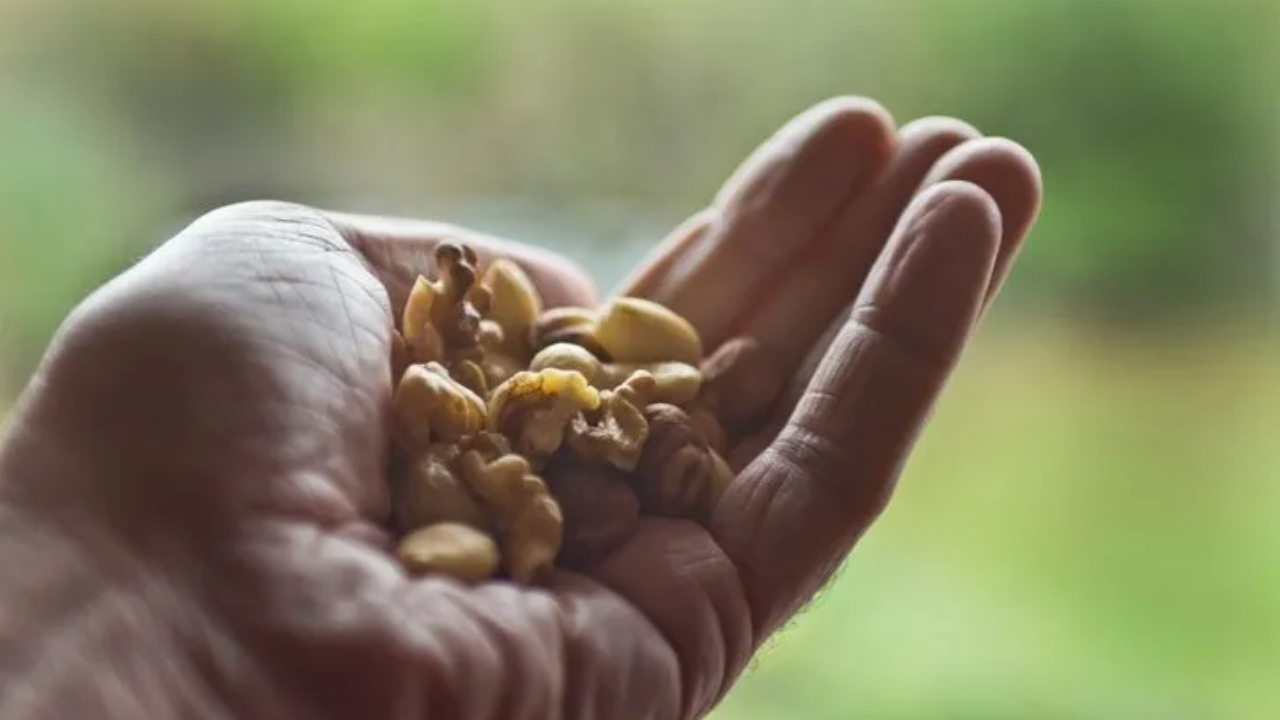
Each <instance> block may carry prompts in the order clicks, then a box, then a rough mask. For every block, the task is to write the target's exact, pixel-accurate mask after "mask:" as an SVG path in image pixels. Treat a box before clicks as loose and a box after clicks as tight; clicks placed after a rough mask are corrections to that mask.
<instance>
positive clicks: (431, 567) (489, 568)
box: [396, 522, 500, 583]
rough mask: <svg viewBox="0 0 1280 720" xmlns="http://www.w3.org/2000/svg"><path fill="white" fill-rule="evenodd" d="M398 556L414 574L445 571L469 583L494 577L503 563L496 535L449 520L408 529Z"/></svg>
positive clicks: (441, 572) (398, 548) (440, 573)
mask: <svg viewBox="0 0 1280 720" xmlns="http://www.w3.org/2000/svg"><path fill="white" fill-rule="evenodd" d="M396 556H397V557H398V558H399V559H400V562H401V564H403V565H404V567H405V568H406V569H407V570H408V571H409V572H410V573H412V574H414V575H445V576H448V577H452V578H456V579H458V580H461V581H463V582H470V583H475V582H481V581H483V580H487V579H489V578H491V577H493V575H494V573H496V572H497V571H498V566H499V563H500V557H499V553H498V544H497V543H496V542H494V540H493V538H491V537H489V536H488V535H486V534H484V533H482V532H480V531H479V530H477V529H475V528H473V527H469V526H467V525H462V524H460V523H449V522H445V523H436V524H435V525H428V526H427V527H424V528H421V529H419V530H415V531H413V532H411V533H409V534H408V535H406V536H405V537H404V538H403V539H402V540H401V541H400V544H399V547H397V549H396Z"/></svg>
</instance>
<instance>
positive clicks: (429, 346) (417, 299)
mask: <svg viewBox="0 0 1280 720" xmlns="http://www.w3.org/2000/svg"><path fill="white" fill-rule="evenodd" d="M437 296H438V291H437V289H436V286H435V285H434V284H432V283H431V282H430V281H428V280H427V279H426V278H424V277H422V276H421V275H419V276H418V279H417V280H415V281H414V283H413V288H412V289H411V290H410V291H409V299H408V300H407V301H406V302H405V304H404V313H403V314H402V315H401V320H400V328H401V334H402V335H403V340H404V344H405V345H406V346H407V349H408V355H409V357H411V358H412V359H413V361H414V362H420V363H428V362H438V361H440V360H441V359H443V358H444V341H443V340H441V339H440V333H439V332H438V331H437V330H436V327H435V325H434V324H433V322H432V320H431V313H432V308H434V307H435V303H436V299H437Z"/></svg>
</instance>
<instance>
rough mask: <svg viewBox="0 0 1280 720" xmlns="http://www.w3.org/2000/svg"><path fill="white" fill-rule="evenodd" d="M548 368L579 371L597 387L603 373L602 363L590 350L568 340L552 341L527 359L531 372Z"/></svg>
mask: <svg viewBox="0 0 1280 720" xmlns="http://www.w3.org/2000/svg"><path fill="white" fill-rule="evenodd" d="M548 368H554V369H556V370H572V371H574V372H578V373H581V374H582V376H583V377H585V378H586V379H587V382H588V383H590V384H591V385H593V386H595V387H597V388H599V387H600V386H601V378H602V376H603V373H604V363H602V362H600V359H599V358H597V357H596V356H595V355H592V354H591V351H590V350H588V349H586V348H584V347H582V346H581V345H577V344H575V343H569V342H558V343H552V344H550V345H548V346H546V347H544V348H542V349H541V350H539V351H538V353H537V354H536V355H534V356H533V359H532V360H530V361H529V369H530V370H532V371H533V372H539V371H541V370H546V369H548ZM615 384H616V383H615ZM610 387H612V386H610Z"/></svg>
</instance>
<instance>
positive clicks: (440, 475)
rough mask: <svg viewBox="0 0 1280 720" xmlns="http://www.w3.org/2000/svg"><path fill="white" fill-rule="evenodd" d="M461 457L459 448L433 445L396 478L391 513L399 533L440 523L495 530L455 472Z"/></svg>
mask: <svg viewBox="0 0 1280 720" xmlns="http://www.w3.org/2000/svg"><path fill="white" fill-rule="evenodd" d="M458 456H459V449H458V446H457V445H455V444H452V443H434V444H432V445H430V446H429V447H428V448H427V449H426V450H425V451H424V452H422V453H420V454H418V455H417V456H416V457H413V458H412V459H411V460H410V461H409V462H408V463H407V464H406V465H405V466H404V467H403V468H402V469H401V470H400V472H398V473H397V475H396V476H395V478H393V480H392V484H391V492H392V495H391V501H392V513H393V517H394V519H395V523H396V526H397V528H398V529H399V530H400V531H402V532H409V531H412V530H415V529H417V528H420V527H424V526H426V525H433V524H435V523H440V522H456V523H462V524H463V525H468V526H470V527H474V528H476V529H478V530H483V531H488V530H491V529H492V523H491V522H490V520H489V518H488V516H487V515H486V514H485V512H484V511H483V509H482V508H481V505H480V503H479V502H478V501H477V500H476V498H475V497H473V496H472V494H471V491H470V490H469V489H468V487H467V484H466V483H464V482H463V481H462V479H461V478H459V477H458V474H457V473H455V472H454V469H453V465H454V463H455V462H456V460H457V459H458Z"/></svg>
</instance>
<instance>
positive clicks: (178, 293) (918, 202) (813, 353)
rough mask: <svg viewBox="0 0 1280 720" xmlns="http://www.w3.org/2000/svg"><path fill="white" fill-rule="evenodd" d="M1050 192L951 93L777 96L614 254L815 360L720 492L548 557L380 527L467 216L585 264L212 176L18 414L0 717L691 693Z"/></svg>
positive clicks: (837, 503)
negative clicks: (395, 410) (915, 98)
mask: <svg viewBox="0 0 1280 720" xmlns="http://www.w3.org/2000/svg"><path fill="white" fill-rule="evenodd" d="M1039 203H1040V181H1039V174H1038V170H1037V168H1036V165H1035V163H1034V161H1033V160H1032V158H1031V157H1030V155H1029V154H1028V153H1027V152H1026V151H1025V150H1023V149H1022V148H1020V147H1019V146H1017V145H1016V144H1014V143H1012V142H1010V141H1007V140H1002V139H994V138H982V137H980V135H979V133H978V131H977V130H975V129H973V128H972V127H970V126H968V125H966V124H964V123H962V122H959V121H956V120H952V119H946V118H927V119H923V120H918V121H915V122H913V123H910V124H908V125H906V126H903V127H901V128H897V127H895V125H894V122H893V120H892V118H891V117H890V116H889V114H888V113H887V112H886V111H885V110H884V109H883V108H881V107H880V106H879V105H877V104H876V103H874V102H872V101H870V100H866V99H862V98H836V99H833V100H830V101H827V102H824V103H821V104H819V105H818V106H815V107H814V108H811V109H810V110H808V111H806V112H805V113H803V114H801V115H800V116H798V117H797V118H796V119H795V120H793V121H792V122H790V123H788V124H787V125H786V126H785V127H784V128H783V129H782V130H780V131H779V133H778V134H777V135H775V136H774V137H773V138H771V139H769V140H768V141H767V142H766V143H765V144H764V145H762V146H761V148H760V149H759V150H757V151H756V152H755V153H754V154H753V155H752V156H751V157H750V158H749V159H748V160H747V161H746V162H744V163H743V165H742V166H741V167H740V168H739V169H738V171H737V172H735V173H734V174H733V175H732V176H731V177H730V179H729V180H728V181H727V182H726V184H725V185H724V186H723V187H722V188H721V190H720V191H719V193H718V194H717V195H716V196H715V198H714V200H713V202H711V203H710V204H709V206H708V207H707V208H706V209H705V210H703V211H701V212H699V213H697V214H695V215H694V216H693V217H691V218H690V219H689V220H688V221H687V222H685V223H683V224H682V225H681V226H680V227H678V228H676V229H675V230H674V231H673V232H672V233H671V235H670V236H669V237H668V238H667V239H666V240H664V241H663V242H662V243H661V244H660V245H659V246H658V247H657V248H656V249H655V251H654V253H653V254H652V255H651V256H650V257H649V258H648V259H646V260H645V261H644V262H643V263H642V264H641V265H640V266H639V267H638V268H637V269H636V271H635V273H634V274H633V275H632V276H631V277H630V278H628V279H627V281H626V282H625V283H624V285H623V287H622V288H619V290H620V291H622V292H626V293H629V294H635V295H641V296H645V297H649V298H652V299H654V300H657V301H659V302H662V303H665V304H667V305H669V306H671V307H672V308H673V309H674V310H676V311H677V312H679V313H681V314H683V315H685V316H686V317H688V318H689V319H690V320H691V321H692V322H693V323H694V324H695V325H696V326H697V328H698V330H699V331H700V333H701V334H702V335H703V337H704V338H706V340H707V342H708V343H709V344H714V343H716V342H719V341H721V340H723V339H725V338H727V337H730V336H731V335H734V334H739V333H749V334H753V335H755V336H757V337H758V338H759V339H760V340H761V341H762V343H764V344H765V345H766V346H767V347H768V348H770V349H771V350H772V351H773V352H774V353H775V354H776V355H777V356H778V357H779V359H780V362H781V367H780V371H781V372H783V373H784V375H785V376H786V377H793V376H794V377H795V378H798V380H796V381H795V384H794V385H793V386H792V387H790V388H789V389H788V391H787V395H786V397H785V398H784V401H783V402H782V403H781V404H780V406H779V407H778V409H777V410H776V416H775V417H774V418H773V419H772V421H771V422H770V423H769V424H768V426H767V427H764V428H762V429H761V430H760V432H758V433H756V434H755V435H754V436H752V437H750V438H748V439H747V440H745V441H743V442H742V443H741V444H740V446H739V447H737V448H735V449H733V451H732V452H731V457H732V458H733V460H734V463H735V465H736V466H737V467H739V468H741V471H740V473H739V475H738V477H737V478H736V479H735V481H734V483H733V484H732V486H731V488H730V489H729V491H728V492H727V494H726V495H725V497H724V499H723V501H722V502H721V503H720V505H719V506H718V508H717V510H716V512H715V515H714V518H713V520H712V522H711V523H710V526H709V528H704V527H700V526H698V525H695V524H692V523H689V522H683V521H675V520H663V519H648V518H646V519H644V520H642V521H641V524H640V527H639V530H638V531H637V533H636V535H635V537H634V538H633V539H632V540H630V541H629V542H628V543H627V544H626V545H625V546H624V547H622V548H621V549H620V550H619V551H617V552H616V553H614V554H613V555H611V556H610V557H608V558H607V559H606V560H605V561H604V562H602V563H601V564H599V565H598V566H596V567H594V568H592V569H590V570H589V571H587V572H583V573H570V572H559V573H557V574H556V576H555V577H554V578H552V580H551V581H550V582H549V584H548V585H547V586H546V587H539V588H530V587H518V586H514V585H511V584H507V583H489V584H484V585H481V586H478V587H467V586H464V585H461V584H458V583H455V582H453V581H451V580H446V579H411V578H408V577H406V576H405V574H404V573H403V572H402V571H401V570H400V569H399V568H398V566H397V565H396V563H395V562H394V560H393V558H392V557H391V555H390V554H389V553H388V547H389V538H388V536H387V533H386V532H385V530H384V529H383V528H384V522H383V519H384V518H385V517H386V516H387V512H388V492H387V486H386V481H385V477H384V466H385V457H386V448H387V445H388V436H387V423H386V409H387V406H388V402H389V397H390V393H391V389H392V386H391V374H390V365H389V361H388V356H389V353H390V341H391V332H392V317H393V311H394V309H395V308H398V307H400V306H401V304H402V303H403V301H404V299H405V296H406V294H407V292H408V289H409V287H410V285H411V283H412V280H413V278H414V277H415V276H416V275H417V274H418V273H420V272H424V271H428V270H429V269H430V264H431V261H430V257H431V249H432V247H433V246H434V245H435V244H436V243H437V242H439V241H440V240H442V239H444V238H450V239H455V240H462V241H464V242H468V243H471V244H473V245H474V246H476V247H477V248H478V249H479V250H480V251H481V254H482V256H483V257H487V258H492V257H495V256H505V257H509V258H512V259H513V260H515V261H516V262H518V263H519V264H521V265H522V266H523V267H524V268H525V269H526V270H527V271H528V272H529V274H530V275H531V277H532V278H533V279H534V281H535V283H536V284H537V286H538V287H539V289H540V291H541V292H542V293H543V295H544V296H545V297H546V299H547V301H548V303H549V304H550V305H565V304H574V305H593V304H595V303H597V302H598V301H599V295H598V293H597V291H596V289H595V288H594V287H593V285H592V282H591V281H590V279H589V277H588V276H587V275H586V274H585V273H584V272H583V271H582V270H580V269H578V268H577V267H576V266H574V265H573V264H571V263H570V262H569V261H567V260H564V259H562V258H559V257H557V256H554V255H552V254H549V253H547V252H545V251H542V250H539V249H536V248H531V247H528V246H524V245H519V244H517V243H514V242H512V241H508V240H505V239H499V238H495V237H492V236H488V235H484V234H481V233H478V232H474V231H470V230H467V229H464V228H459V227H455V226H451V225H447V224H443V223H436V222H427V221H413V220H401V219H388V218H371V217H364V216H353V215H345V214H338V213H330V212H325V211H321V210H316V209H312V208H307V207H302V206H298V205H292V204H287V203H278V202H256V203H247V204H242V205H235V206H230V207H227V208H222V209H219V210H216V211H214V212H212V213H210V214H208V215H206V216H204V217H202V218H200V219H199V220H197V221H196V222H195V223H193V224H192V225H191V226H189V227H188V228H186V229H185V230H184V231H182V232H181V233H179V234H178V235H177V236H176V237H174V238H172V239H170V240H169V241H167V242H166V243H164V244H162V245H161V246H160V247H159V248H158V249H157V250H156V251H155V252H153V253H152V254H150V255H148V256H147V257H146V258H144V259H143V260H141V261H139V262H138V263H137V264H136V265H135V266H134V267H132V268H130V269H129V270H127V271H126V272H124V273H122V274H121V275H119V276H117V277H116V278H114V279H112V280H111V281H109V282H108V283H107V284H105V285H104V286H103V287H101V288H100V289H98V290H97V291H96V292H94V293H93V294H91V295H90V296H89V297H88V298H86V299H85V300H84V301H83V302H82V303H81V304H80V305H79V306H77V307H76V308H75V309H74V311H73V312H72V313H70V315H69V316H68V317H67V318H66V320H65V321H64V323H63V324H62V325H61V327H60V328H59V330H58V332H57V334H56V336H55V337H54V339H53V340H52V342H51V344H50V346H49V348H48V351H47V354H46V356H45V357H44V359H43V361H42V363H41V364H40V366H39V368H38V370H37V371H36V373H35V374H34V376H33V377H32V379H31V381H30V382H29V384H28V386H27V387H26V388H25V390H24V391H23V393H22V394H21V396H20V397H19V399H18V402H17V403H16V405H15V407H14V408H13V410H12V412H11V413H10V415H9V417H8V419H7V421H6V424H5V426H4V430H3V437H2V439H0V443H2V444H0V567H2V568H4V570H5V573H4V574H5V581H4V582H3V583H0V717H4V718H13V719H14V720H18V719H25V718H60V719H63V718H79V717H95V718H138V717H166V718H273V719H287V718H321V717H323V718H334V719H338V718H360V719H362V720H363V719H369V718H388V719H389V718H397V719H399V718H450V719H452V718H459V719H465V720H470V719H473V718H474V719H476V720H480V719H487V718H495V719H496V718H611V719H618V720H622V719H627V720H629V719H632V718H635V719H639V718H662V719H664V720H665V719H668V718H691V717H697V716H700V715H702V714H704V713H705V712H706V711H708V710H709V709H710V708H711V707H713V706H714V704H715V703H716V702H717V701H718V700H719V699H720V698H721V697H723V695H724V693H725V692H726V691H727V690H728V689H729V688H730V687H731V686H732V684H733V682H734V681H735V680H736V679H737V678H738V677H739V675H740V674H741V672H742V671H743V669H744V668H745V667H746V666H747V664H748V662H749V660H750V658H751V657H752V654H753V652H754V651H755V650H756V649H757V648H759V647H760V646H761V644H762V643H763V642H765V641H766V639H768V638H769V637H770V636H771V635H772V634H773V633H774V632H775V631H776V630H777V629H778V628H779V626H781V625H782V624H783V623H784V622H786V621H787V620H788V619H789V618H790V617H792V616H793V614H794V613H795V612H796V611H797V610H798V609H800V608H801V607H802V606H803V605H804V603H805V602H807V600H808V599H810V598H811V597H812V596H813V594H814V593H815V592H816V591H817V590H818V589H819V588H820V587H821V586H822V584H823V583H824V582H826V581H827V580H828V579H829V578H830V576H831V574H832V572H833V571H834V570H835V569H836V567H837V566H838V565H839V563H840V562H841V561H842V560H843V559H844V557H845V556H846V555H847V553H848V552H849V551H850V550H851V549H852V548H853V546H854V544H855V543H856V541H857V540H858V538H859V537H861V536H862V535H863V533H864V532H865V531H866V530H867V528H868V527H869V526H870V525H871V524H872V522H873V521H874V520H875V519H876V517H878V515H879V514H880V512H881V510H882V509H883V508H884V506H885V504H886V502H887V501H888V500H889V497H890V495H891V492H892V488H893V486H894V484H895V482H896V479H897V476H898V474H899V470H900V468H901V466H902V464H903V462H904V461H905V459H906V458H907V456H908V453H909V452H910V450H911V447H912V445H913V443H914V441H915V438H916V436H917V435H918V433H919V431H920V430H921V428H922V427H923V426H924V424H925V421H926V420H927V417H928V415H929V413H930V412H931V410H932V407H933V404H934V402H935V399H936V398H937V396H938V393H939V391H940V390H941V389H942V387H943V385H944V383H945V382H946V380H947V377H948V376H949V374H950V373H951V370H952V368H953V367H954V365H955V363H956V362H957V360H958V358H959V357H960V355H961V351H962V349H963V347H964V345H965V343H966V341H967V339H968V337H969V336H970V334H971V333H972V331H973V328H974V326H975V323H976V322H977V321H978V320H979V318H980V316H981V314H982V311H983V310H984V309H985V307H986V306H987V305H988V304H989V303H990V301H991V300H992V299H993V298H994V297H995V296H996V293H997V292H998V290H999V287H1000V284H1001V282H1002V281H1003V278H1004V277H1005V275H1006V273H1007V271H1008V268H1009V266H1010V264H1011V262H1012V260H1013V259H1014V257H1015V256H1016V253H1017V250H1018V248H1019V246H1020V245H1021V242H1022V240H1023V238H1024V237H1025V235H1026V233H1027V231H1028V230H1029V228H1030V227H1031V225H1032V224H1033V222H1034V220H1035V217H1036V214H1037V212H1038V208H1039ZM800 278H803V280H801V279H800ZM743 298H751V299H752V301H751V302H750V303H744V302H743ZM850 611H851V612H856V608H852V609H851V610H850ZM851 651H856V650H852V649H851Z"/></svg>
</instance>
